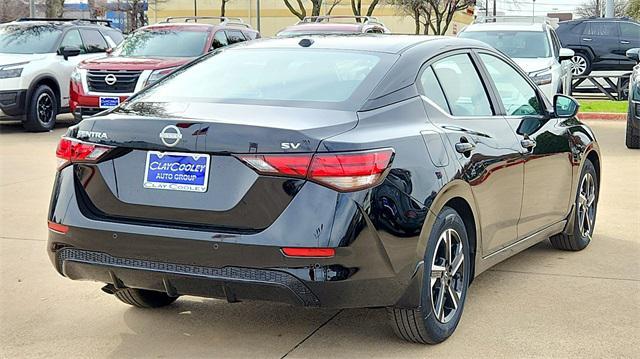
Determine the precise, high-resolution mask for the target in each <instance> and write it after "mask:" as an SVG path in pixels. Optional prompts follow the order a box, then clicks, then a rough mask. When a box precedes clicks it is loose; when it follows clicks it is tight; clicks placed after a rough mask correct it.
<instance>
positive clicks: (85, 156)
mask: <svg viewBox="0 0 640 359" xmlns="http://www.w3.org/2000/svg"><path fill="white" fill-rule="evenodd" d="M112 148H113V147H109V146H102V145H96V144H93V143H86V142H82V141H78V140H74V139H70V138H66V137H63V138H61V139H60V142H59V143H58V148H57V149H56V157H57V158H58V169H60V168H63V167H65V166H67V165H69V164H70V163H75V162H95V161H97V160H99V159H100V158H101V157H102V156H104V155H105V154H106V153H107V152H109V151H110V150H111V149H112Z"/></svg>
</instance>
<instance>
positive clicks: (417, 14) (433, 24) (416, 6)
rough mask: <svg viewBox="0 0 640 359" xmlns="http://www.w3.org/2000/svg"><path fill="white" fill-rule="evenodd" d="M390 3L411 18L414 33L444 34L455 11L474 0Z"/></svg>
mask: <svg viewBox="0 0 640 359" xmlns="http://www.w3.org/2000/svg"><path fill="white" fill-rule="evenodd" d="M391 4H392V5H394V6H395V7H396V8H398V9H399V10H400V11H401V12H403V13H404V14H406V15H407V16H410V17H412V18H413V21H414V23H415V33H416V34H419V33H420V28H421V27H422V29H423V31H422V33H424V34H429V33H432V34H434V35H444V34H445V33H446V32H447V30H448V29H449V26H450V25H451V22H452V21H453V17H454V15H455V14H456V12H458V11H461V10H465V9H467V8H468V7H469V6H472V5H474V4H475V1H474V0H392V1H391Z"/></svg>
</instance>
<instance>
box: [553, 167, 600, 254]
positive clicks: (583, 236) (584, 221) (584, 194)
mask: <svg viewBox="0 0 640 359" xmlns="http://www.w3.org/2000/svg"><path fill="white" fill-rule="evenodd" d="M597 208H598V176H597V173H596V169H595V167H594V166H593V163H591V161H589V160H586V161H585V163H584V167H583V168H582V173H581V175H580V182H579V183H578V195H577V196H576V204H575V210H574V219H573V231H572V233H570V234H564V233H561V234H558V235H555V236H553V237H551V238H550V240H551V244H552V245H553V246H554V247H555V248H557V249H562V250H565V251H579V250H582V249H584V248H586V247H587V246H588V245H589V243H590V242H591V237H592V236H593V230H594V226H595V223H596V210H597Z"/></svg>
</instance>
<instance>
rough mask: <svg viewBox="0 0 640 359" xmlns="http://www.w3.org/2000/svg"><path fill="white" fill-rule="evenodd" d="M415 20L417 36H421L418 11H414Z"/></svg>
mask: <svg viewBox="0 0 640 359" xmlns="http://www.w3.org/2000/svg"><path fill="white" fill-rule="evenodd" d="M413 20H414V21H415V22H416V35H418V34H420V11H419V10H418V9H414V10H413Z"/></svg>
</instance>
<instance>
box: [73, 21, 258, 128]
mask: <svg viewBox="0 0 640 359" xmlns="http://www.w3.org/2000/svg"><path fill="white" fill-rule="evenodd" d="M209 20H213V21H218V22H219V23H215V24H211V23H207V21H209ZM203 21H204V22H203ZM259 37H260V34H259V33H258V32H257V31H255V30H253V29H252V28H251V26H250V25H249V24H246V23H244V22H243V21H242V19H239V18H229V17H215V16H190V17H172V18H167V19H166V20H165V22H162V23H159V24H155V25H149V26H145V27H142V28H140V29H138V30H136V31H135V32H133V33H132V34H130V35H129V36H128V37H127V38H126V39H125V41H124V42H122V44H120V46H118V47H117V48H115V49H114V50H113V51H112V52H111V53H110V54H109V55H108V56H106V57H101V58H97V59H91V60H88V61H83V62H82V63H80V64H79V66H78V68H77V69H76V71H74V73H73V74H72V76H71V111H72V112H73V116H74V117H75V119H76V120H77V121H81V120H82V119H83V118H85V117H88V116H92V115H95V114H97V113H98V112H101V111H104V110H105V109H110V108H113V107H115V106H117V105H118V104H120V102H122V101H124V100H126V99H127V98H128V97H129V96H131V95H133V94H134V93H136V92H137V91H140V90H141V89H143V88H144V87H145V86H148V85H149V84H152V83H154V82H156V81H158V80H159V79H160V78H162V77H163V76H165V75H167V74H169V73H171V72H172V71H174V70H175V69H177V68H178V67H180V66H182V65H184V64H185V63H187V62H189V61H191V60H193V59H194V58H196V57H198V56H201V55H203V54H206V53H207V52H209V51H212V50H215V49H218V48H221V47H223V46H227V45H231V44H235V43H238V42H243V41H247V40H253V39H256V38H259Z"/></svg>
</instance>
